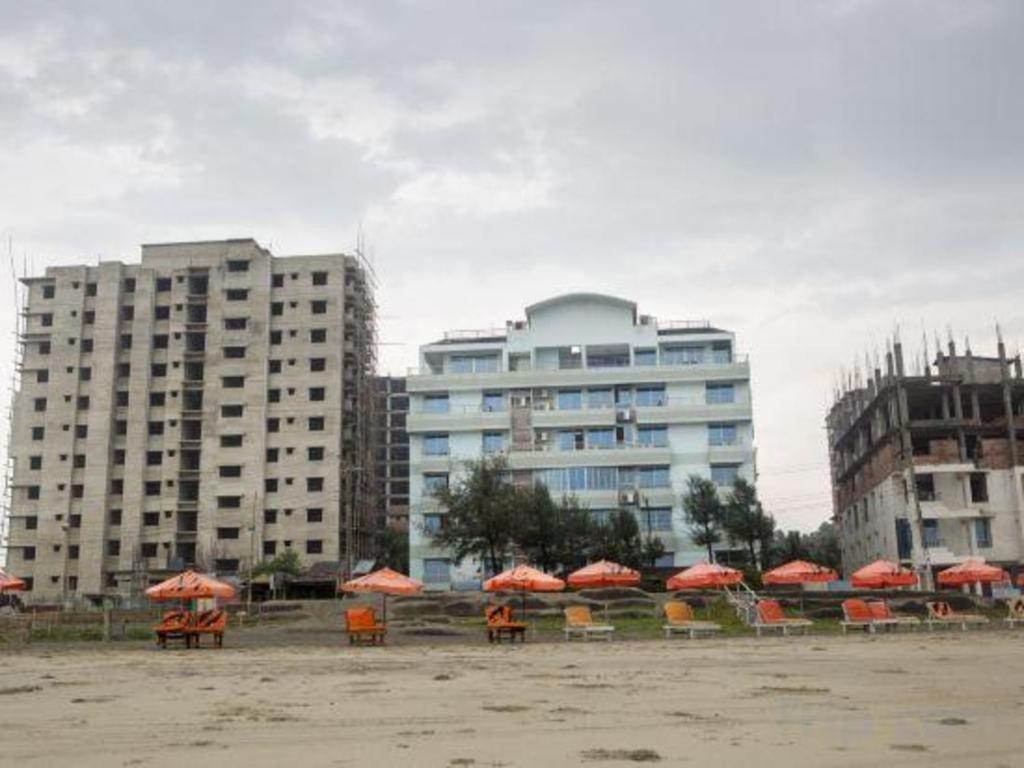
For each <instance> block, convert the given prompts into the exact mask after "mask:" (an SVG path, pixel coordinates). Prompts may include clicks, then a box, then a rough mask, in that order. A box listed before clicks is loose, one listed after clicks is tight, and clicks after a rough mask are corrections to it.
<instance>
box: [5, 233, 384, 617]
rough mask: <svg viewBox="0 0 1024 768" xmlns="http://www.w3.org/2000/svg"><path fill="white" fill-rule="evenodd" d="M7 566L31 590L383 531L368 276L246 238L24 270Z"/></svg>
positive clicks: (152, 573) (319, 556) (353, 540)
mask: <svg viewBox="0 0 1024 768" xmlns="http://www.w3.org/2000/svg"><path fill="white" fill-rule="evenodd" d="M24 283H25V286H26V300H25V308H24V312H25V316H24V318H23V320H24V322H23V330H22V333H21V338H20V341H21V343H22V350H21V354H22V357H21V365H20V381H19V386H18V390H17V392H16V394H15V401H14V417H13V421H12V431H11V435H10V444H9V445H10V453H11V455H12V457H13V467H12V470H11V471H12V477H11V481H12V482H11V488H12V493H11V499H10V510H9V511H10V521H9V523H10V525H9V552H8V567H9V570H10V571H11V572H13V573H15V574H17V575H18V576H20V577H23V578H24V579H25V580H26V581H27V582H28V583H29V585H30V590H29V591H28V593H27V595H28V597H29V599H30V600H36V601H55V600H58V599H64V600H73V599H75V598H76V597H77V598H85V597H89V598H92V599H96V598H97V597H99V596H104V595H111V594H120V595H122V596H132V595H138V594H139V593H140V591H141V590H142V589H143V588H144V587H145V586H146V585H147V583H149V582H152V581H154V580H155V579H159V578H161V577H163V576H164V575H165V574H167V573H168V572H172V571H177V570H180V569H182V568H186V567H197V568H200V569H202V570H206V571H216V572H217V573H218V574H229V575H230V574H238V575H240V576H242V577H244V576H245V574H246V573H247V571H248V569H250V568H251V567H252V566H253V565H254V564H257V563H259V562H260V561H261V560H263V559H265V558H270V557H272V556H274V555H275V554H277V553H280V552H283V551H285V550H289V549H290V550H294V551H295V552H297V553H298V554H299V555H300V557H301V559H302V560H303V562H304V563H306V564H308V565H312V564H313V563H316V562H321V561H331V562H335V563H337V562H339V561H340V562H342V563H344V562H346V561H347V560H348V559H354V558H359V557H365V556H367V555H368V554H369V552H370V548H371V546H372V544H371V541H372V529H373V517H372V516H373V509H374V504H373V500H372V496H373V489H374V486H375V484H374V482H373V472H374V467H373V457H374V454H373V448H372V423H371V419H372V406H373V397H372V392H371V386H372V382H371V377H372V374H373V370H374V347H375V340H374V330H373V329H374V317H375V311H374V304H373V286H372V280H371V276H370V275H369V274H368V270H367V268H366V267H365V264H364V262H363V261H362V259H361V258H359V257H357V256H349V255H343V254H328V255H318V256H290V257H283V258H282V257H275V256H273V255H272V254H271V253H270V252H269V251H268V250H267V249H265V248H263V247H261V246H260V245H258V244H257V243H256V242H255V241H253V240H250V239H242V240H225V241H214V242H197V243H169V244H158V245H144V246H142V261H141V264H123V263H120V262H103V263H100V264H99V265H98V266H84V265H83V266H68V267H51V268H48V269H47V270H46V274H45V276H43V277H33V278H29V279H26V280H24Z"/></svg>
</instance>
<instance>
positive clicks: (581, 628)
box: [562, 605, 615, 642]
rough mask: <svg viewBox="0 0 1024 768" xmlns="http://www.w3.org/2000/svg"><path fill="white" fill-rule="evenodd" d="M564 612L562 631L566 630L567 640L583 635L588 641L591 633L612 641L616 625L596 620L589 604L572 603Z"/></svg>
mask: <svg viewBox="0 0 1024 768" xmlns="http://www.w3.org/2000/svg"><path fill="white" fill-rule="evenodd" d="M563 613H564V614H565V627H564V628H563V630H562V631H563V632H565V639H566V641H568V640H571V639H572V638H573V637H582V638H583V640H584V642H586V641H587V640H589V639H590V636H591V635H596V636H597V637H603V638H604V639H605V640H609V641H610V640H611V639H612V636H613V635H614V634H615V627H613V626H612V625H611V624H598V623H596V622H595V621H594V617H593V616H592V615H591V613H590V607H589V606H586V605H571V606H569V607H568V608H566V609H565V610H564V611H563Z"/></svg>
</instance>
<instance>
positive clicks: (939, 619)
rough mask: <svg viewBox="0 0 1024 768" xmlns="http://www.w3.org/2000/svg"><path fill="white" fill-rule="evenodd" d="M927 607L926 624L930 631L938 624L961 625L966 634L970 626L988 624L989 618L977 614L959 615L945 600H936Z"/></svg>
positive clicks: (927, 604)
mask: <svg viewBox="0 0 1024 768" xmlns="http://www.w3.org/2000/svg"><path fill="white" fill-rule="evenodd" d="M925 605H926V606H927V607H928V618H926V619H925V620H924V623H925V625H926V626H927V627H928V629H929V630H931V629H933V628H934V627H935V625H936V624H938V625H939V626H948V625H956V624H959V625H960V629H961V630H963V631H964V632H966V631H967V627H968V625H969V624H988V617H987V616H982V615H980V614H977V613H957V612H956V611H954V610H953V606H951V605H950V604H949V603H947V602H946V601H945V600H935V601H933V602H930V603H925Z"/></svg>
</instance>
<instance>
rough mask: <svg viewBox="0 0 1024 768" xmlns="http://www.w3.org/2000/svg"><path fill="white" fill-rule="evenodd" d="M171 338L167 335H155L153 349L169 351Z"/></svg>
mask: <svg viewBox="0 0 1024 768" xmlns="http://www.w3.org/2000/svg"><path fill="white" fill-rule="evenodd" d="M169 338H170V337H169V336H168V335H167V334H166V333H156V334H154V335H153V349H167V343H168V341H169Z"/></svg>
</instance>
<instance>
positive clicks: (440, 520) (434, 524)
mask: <svg viewBox="0 0 1024 768" xmlns="http://www.w3.org/2000/svg"><path fill="white" fill-rule="evenodd" d="M443 526H444V515H438V514H433V513H431V514H426V515H424V516H423V530H424V532H426V533H440V532H441V528H442V527H443Z"/></svg>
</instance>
